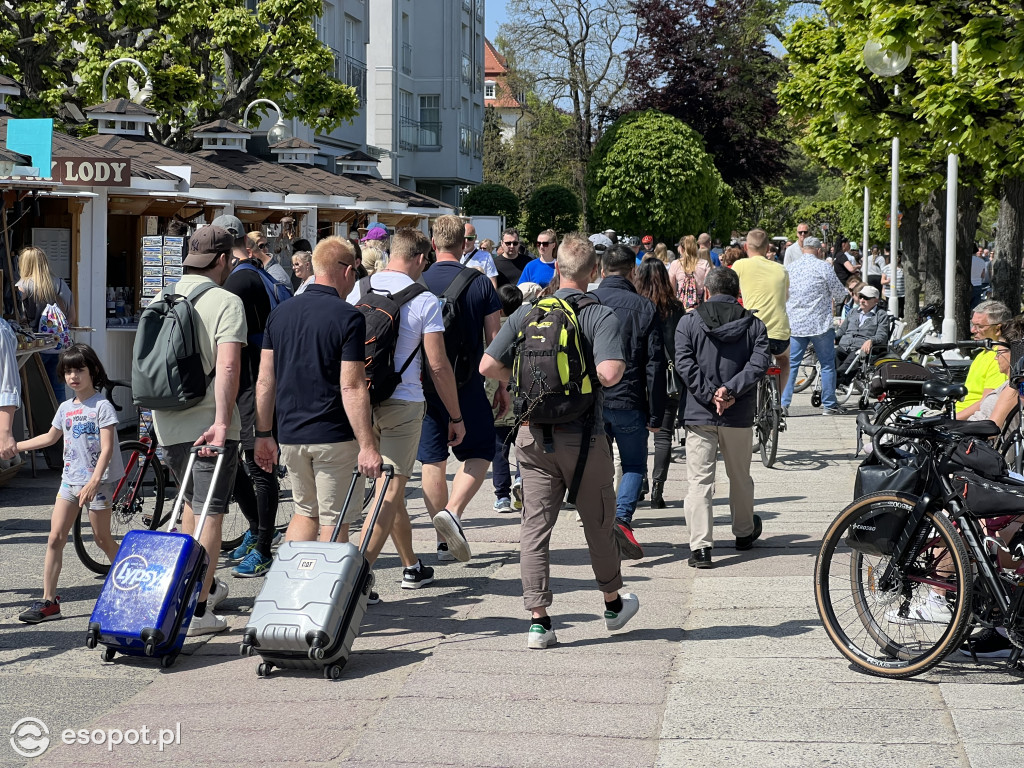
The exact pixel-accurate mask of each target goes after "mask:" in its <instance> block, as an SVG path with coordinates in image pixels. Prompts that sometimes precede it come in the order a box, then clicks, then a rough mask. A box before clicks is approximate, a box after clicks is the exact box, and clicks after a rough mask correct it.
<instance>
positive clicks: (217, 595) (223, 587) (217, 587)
mask: <svg viewBox="0 0 1024 768" xmlns="http://www.w3.org/2000/svg"><path fill="white" fill-rule="evenodd" d="M228 592H229V589H228V585H227V582H224V581H221V580H220V579H214V580H213V589H211V590H210V596H209V597H208V598H206V610H207V611H212V610H214V609H216V607H217V606H218V605H220V604H221V603H223V602H224V601H225V600H227V599H228Z"/></svg>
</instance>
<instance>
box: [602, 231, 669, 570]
mask: <svg viewBox="0 0 1024 768" xmlns="http://www.w3.org/2000/svg"><path fill="white" fill-rule="evenodd" d="M635 270H636V257H635V256H634V254H633V251H632V250H631V249H629V248H627V247H626V246H623V245H613V246H612V247H610V248H608V249H606V251H605V253H604V256H603V257H602V259H601V274H602V276H603V277H602V280H601V285H600V286H599V287H598V288H597V290H595V291H594V295H595V296H597V297H598V299H599V300H600V301H601V303H602V304H603V305H604V306H606V307H610V308H611V309H612V310H614V312H615V314H616V316H617V317H618V318H619V324H620V325H621V327H622V347H623V352H624V353H625V360H626V372H625V373H624V374H623V376H622V380H621V381H620V382H619V383H618V384H616V385H615V386H614V387H609V388H608V389H606V390H605V392H604V427H605V432H607V434H608V437H609V438H610V439H614V440H615V443H616V444H617V445H618V448H619V459H620V461H621V462H622V480H621V482H620V483H619V491H618V497H617V499H616V503H615V529H614V530H615V535H616V537H617V538H618V541H619V546H620V547H621V549H622V554H623V557H626V558H631V559H637V558H640V557H643V549H641V548H640V545H639V544H638V543H637V540H636V538H635V537H634V536H633V525H632V522H633V513H634V512H635V511H636V503H637V499H638V498H639V497H640V488H641V487H642V485H643V481H644V478H645V477H646V475H647V433H648V432H657V431H658V428H659V427H660V426H661V420H662V416H663V415H664V410H665V371H666V370H667V368H668V363H667V361H666V360H665V353H664V347H663V346H662V343H661V323H660V322H659V321H658V313H657V310H656V309H655V307H654V303H653V302H652V301H651V300H650V299H646V298H644V297H643V296H640V295H638V294H637V292H636V289H635V288H634V287H633V283H632V279H633V273H634V271H635Z"/></svg>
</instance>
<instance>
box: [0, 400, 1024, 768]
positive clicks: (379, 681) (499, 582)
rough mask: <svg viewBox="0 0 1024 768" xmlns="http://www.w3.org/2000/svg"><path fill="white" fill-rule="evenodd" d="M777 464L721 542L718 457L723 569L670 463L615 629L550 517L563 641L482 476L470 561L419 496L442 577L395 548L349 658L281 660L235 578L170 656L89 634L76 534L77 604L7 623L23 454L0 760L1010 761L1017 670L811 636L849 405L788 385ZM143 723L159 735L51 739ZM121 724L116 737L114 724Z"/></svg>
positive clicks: (23, 598) (34, 502)
mask: <svg viewBox="0 0 1024 768" xmlns="http://www.w3.org/2000/svg"><path fill="white" fill-rule="evenodd" d="M791 412H792V414H793V415H792V416H791V417H790V419H789V428H788V431H787V432H785V433H784V434H783V435H782V438H781V447H780V451H779V461H778V463H777V465H776V467H775V468H774V469H772V470H766V469H764V468H763V467H762V466H761V464H760V463H759V462H758V461H757V456H756V455H755V456H754V464H753V473H754V478H755V484H756V487H755V494H756V498H757V507H758V512H759V514H760V515H761V516H762V518H763V519H764V536H763V538H762V540H761V541H759V542H758V544H757V545H756V546H755V548H754V549H753V550H752V551H750V552H742V553H741V552H737V551H736V550H735V549H734V548H733V545H732V535H731V533H730V530H729V523H728V517H729V515H728V506H727V505H726V503H725V501H724V500H725V498H726V497H727V493H728V482H727V480H726V478H725V473H724V470H723V468H722V467H721V465H719V474H720V480H719V483H718V489H717V490H718V493H717V500H718V503H717V504H716V507H715V510H716V539H717V540H718V542H719V546H718V547H717V548H716V549H715V567H714V568H713V569H711V570H706V571H699V572H697V571H694V570H692V569H690V568H688V567H687V565H686V558H687V556H688V555H689V549H688V547H687V544H686V542H687V530H686V526H685V524H684V521H683V510H682V502H681V499H682V498H683V496H684V494H685V488H686V482H685V466H684V464H683V463H682V456H681V452H679V458H680V462H679V463H676V464H674V465H673V467H672V470H671V473H670V481H669V483H668V486H667V489H666V497H667V499H669V501H670V508H669V509H666V510H651V509H648V508H647V505H646V504H642V505H641V509H640V510H639V511H638V514H637V519H636V523H637V530H636V533H637V537H638V538H639V539H640V541H641V542H642V543H643V544H644V547H645V549H646V554H647V556H646V557H645V558H644V559H643V560H641V561H637V562H631V563H626V564H624V575H625V579H626V589H627V590H628V591H632V592H635V593H636V594H637V595H639V597H640V601H641V610H640V613H639V614H638V615H637V617H636V618H635V619H634V620H633V621H632V622H631V623H630V624H629V625H628V626H627V627H626V628H625V629H624V630H622V631H621V632H617V633H614V634H609V633H608V632H607V631H606V630H605V628H604V622H603V621H602V618H601V612H602V610H603V606H602V603H601V597H600V594H599V593H598V592H597V590H596V587H595V585H594V583H593V574H592V572H591V570H590V567H589V563H588V560H587V550H586V545H585V542H584V539H583V533H582V529H581V528H580V527H579V526H578V525H577V524H576V522H575V519H574V515H573V514H572V513H571V512H566V513H564V514H563V515H562V516H561V519H560V520H559V523H558V525H557V526H556V528H555V531H554V534H553V536H552V549H553V553H552V579H553V589H554V591H555V595H556V600H555V604H554V606H553V608H552V615H553V617H554V621H555V627H556V629H557V633H558V638H559V641H560V642H559V645H558V646H557V647H554V648H551V649H548V650H547V651H528V650H527V649H526V630H527V621H526V618H527V614H526V613H525V612H524V611H523V604H522V599H521V592H520V583H519V564H518V551H517V550H518V545H517V542H518V533H519V528H518V516H517V515H514V514H513V515H501V514H498V513H496V512H494V511H492V510H491V504H492V502H493V495H492V493H491V491H490V484H489V481H488V482H487V483H485V486H484V489H483V490H482V491H481V493H480V495H479V496H478V498H477V499H476V500H475V501H474V503H473V504H472V505H471V507H470V511H469V513H468V514H467V521H466V530H467V535H468V536H469V538H470V540H471V542H472V545H473V550H474V557H473V559H472V560H471V561H470V562H469V563H467V564H459V563H447V564H446V563H442V564H437V563H434V562H433V561H434V556H433V549H434V537H433V529H432V528H431V527H430V524H429V520H428V517H427V515H426V512H425V511H424V509H423V504H422V501H421V499H420V498H419V494H418V491H416V490H414V491H412V492H411V494H410V499H409V503H410V509H411V511H412V513H413V515H414V529H415V536H416V543H417V549H418V551H420V552H421V553H423V559H424V562H425V563H426V564H428V565H434V566H435V567H436V569H437V581H436V582H435V584H434V585H431V586H428V587H425V588H423V589H422V590H419V591H403V590H401V589H400V588H399V581H400V578H401V570H400V567H399V563H398V560H397V558H396V556H395V554H394V552H393V550H391V551H385V553H384V555H383V556H382V558H381V560H380V561H379V563H378V569H377V573H378V580H377V583H378V590H379V591H380V592H381V595H382V597H383V599H384V602H383V603H382V604H380V605H377V606H371V607H370V608H369V609H368V612H367V615H366V619H365V621H364V626H363V632H362V636H361V637H360V638H359V640H357V643H356V651H355V652H354V653H353V656H352V658H351V659H350V661H349V664H348V666H347V667H346V668H345V671H344V676H343V678H342V679H341V680H340V681H338V682H336V683H330V682H327V681H324V680H323V679H321V678H320V676H319V675H313V674H309V673H297V672H277V671H275V673H274V675H273V676H272V677H270V678H269V679H258V678H257V676H256V666H257V664H258V661H259V660H258V658H242V657H240V656H239V655H238V644H239V640H240V632H241V628H242V627H244V626H245V623H246V617H247V612H248V610H249V608H250V606H251V604H252V599H253V597H254V596H255V594H256V592H257V591H258V589H259V587H260V580H251V579H250V580H238V579H231V578H230V577H228V579H227V580H228V581H229V583H230V586H231V596H230V597H229V599H228V600H227V601H226V603H225V604H224V605H223V606H222V607H221V609H219V612H221V613H223V615H225V616H226V617H227V618H228V621H229V622H230V626H231V631H230V632H229V633H225V634H223V635H220V636H216V637H212V638H209V639H205V640H203V641H201V642H190V643H189V644H188V645H186V649H185V653H184V654H183V655H182V656H181V657H179V659H178V662H177V664H176V665H175V666H174V667H173V668H171V669H169V670H160V669H159V668H158V667H157V666H156V665H155V664H154V663H153V662H151V661H143V660H138V659H125V658H122V657H119V658H118V659H117V660H116V661H115V662H114V663H112V664H104V663H102V662H101V661H100V659H99V653H98V652H97V651H89V650H87V649H85V647H84V642H83V641H84V635H85V629H86V623H87V621H88V616H89V613H90V612H91V609H92V603H93V601H94V600H95V597H96V595H97V593H98V591H99V586H100V581H99V580H98V579H97V578H96V577H94V576H93V575H91V574H89V573H88V572H86V571H85V570H84V568H83V567H82V566H81V564H80V563H79V562H78V559H77V557H76V556H75V554H74V551H73V549H72V548H71V547H70V546H69V547H68V549H67V551H66V553H65V569H64V574H63V575H62V578H61V590H60V591H61V594H62V595H63V597H64V599H65V603H64V611H65V614H66V615H65V618H64V619H63V620H62V621H59V622H52V623H47V624H42V625H39V626H36V627H27V626H25V625H22V624H20V623H18V622H17V614H18V613H19V612H20V611H21V610H22V609H23V607H24V605H25V603H26V602H27V601H28V600H30V599H32V598H34V597H36V596H37V595H38V593H39V587H40V574H41V570H42V560H43V550H44V545H45V541H46V536H47V532H48V527H49V523H48V519H49V513H50V507H49V505H50V504H51V503H52V502H51V500H52V497H53V495H54V491H55V489H56V486H57V479H56V474H55V473H51V472H42V473H40V476H39V477H38V478H37V479H35V480H33V479H32V478H31V477H30V476H29V473H28V472H27V471H24V472H22V474H21V476H19V477H18V478H17V479H16V480H15V482H14V483H13V484H12V485H11V486H9V487H7V488H3V489H0V510H2V514H0V732H2V733H3V739H4V743H0V765H40V766H122V765H124V766H129V765H130V766H136V765H139V764H142V763H143V761H145V763H147V764H148V763H152V764H157V765H163V764H170V763H174V764H177V765H182V766H225V767H228V766H246V767H247V768H248V767H250V766H259V765H276V766H323V765H345V766H351V767H352V768H362V767H366V768H369V766H389V768H403V766H466V767H469V766H523V768H536V767H537V766H548V765H550V766H566V768H570V767H572V766H581V768H582V767H583V766H587V767H588V768H589V767H590V766H605V765H608V766H621V767H622V768H631V767H633V766H636V767H638V768H639V767H641V766H645V767H646V766H658V767H659V768H675V767H676V766H679V767H682V766H701V768H706V766H709V765H723V764H732V765H737V766H750V767H751V768H757V767H759V766H766V767H767V766H822V765H841V766H869V765H870V766H875V765H879V764H881V765H887V764H889V765H901V766H922V767H923V766H1004V765H1005V766H1009V765H1018V764H1019V763H1020V756H1021V754H1024V752H1022V747H1024V743H1022V742H1024V686H1022V684H1021V683H1022V679H1024V677H1022V675H1020V674H1017V673H1008V672H1006V671H1005V670H1003V669H1002V668H1001V667H998V666H996V665H994V664H987V665H981V666H976V665H974V664H973V663H964V662H960V661H957V660H951V661H949V662H947V663H944V664H942V665H941V666H940V667H938V668H936V669H935V670H933V671H932V672H930V673H929V674H926V675H923V676H921V677H920V678H918V679H916V680H912V681H901V682H892V681H886V680H881V679H878V678H873V677H869V676H867V675H864V674H861V673H858V672H856V671H854V670H853V669H852V668H851V667H850V665H849V664H848V663H846V662H845V661H844V660H842V659H841V657H840V656H839V654H838V652H837V651H836V650H835V649H834V648H833V647H832V645H831V644H830V643H829V641H828V639H827V638H826V636H825V633H824V631H823V630H822V628H821V625H820V622H819V621H818V618H817V614H816V611H815V608H814V603H813V593H812V570H813V563H814V556H815V553H816V549H817V545H818V542H819V540H820V536H821V534H822V533H823V532H824V530H825V528H826V526H827V524H828V523H829V522H830V520H831V519H832V518H833V517H834V516H835V514H836V513H837V512H838V511H839V510H840V509H841V508H842V507H843V506H845V504H847V503H848V502H849V501H850V499H851V495H852V487H853V478H854V474H855V465H856V464H855V462H854V461H853V460H852V456H851V454H852V450H853V420H852V419H851V418H848V417H822V416H820V415H818V414H817V413H816V412H815V411H814V410H813V409H811V407H810V406H809V405H808V398H807V397H806V396H798V399H797V401H796V405H795V406H794V407H793V408H792V409H791ZM25 717H35V718H38V719H39V720H41V721H43V722H44V723H45V724H46V726H47V727H48V729H49V735H50V738H51V746H50V747H49V749H48V750H47V751H46V752H45V754H43V756H42V757H40V758H37V759H34V760H25V759H24V758H21V757H19V756H18V755H17V754H16V753H15V752H14V751H13V749H12V748H11V745H10V744H9V743H6V738H7V734H8V733H9V731H10V727H11V726H12V725H13V724H14V723H16V722H17V721H19V720H20V719H21V718H25ZM143 726H147V727H148V728H149V729H150V731H149V733H148V738H149V739H151V740H156V739H157V738H158V735H159V731H160V729H169V730H168V732H167V733H165V734H164V736H165V738H172V739H173V738H175V737H177V735H178V734H179V733H180V742H179V743H174V744H169V745H167V746H165V747H164V748H163V750H162V751H160V750H159V749H158V747H157V745H155V744H150V745H148V746H147V745H143V744H136V745H129V744H118V745H114V746H110V745H109V744H107V743H103V744H86V745H83V744H79V743H74V744H64V743H61V736H62V732H63V731H64V730H65V729H74V730H75V736H76V737H77V735H78V732H79V731H80V730H84V731H85V732H86V735H87V736H89V737H91V736H96V737H97V738H98V734H99V733H100V731H101V730H102V731H103V732H104V733H103V734H102V735H103V736H104V738H106V735H105V732H106V730H107V729H116V730H120V731H121V732H127V731H128V730H129V729H135V730H139V729H141V728H142V727H143ZM115 738H116V737H115Z"/></svg>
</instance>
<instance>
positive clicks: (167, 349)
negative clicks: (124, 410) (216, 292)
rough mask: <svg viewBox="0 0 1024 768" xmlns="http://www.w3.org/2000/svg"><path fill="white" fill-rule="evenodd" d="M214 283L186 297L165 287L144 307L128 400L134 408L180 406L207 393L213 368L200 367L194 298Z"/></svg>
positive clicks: (180, 407) (170, 407)
mask: <svg viewBox="0 0 1024 768" xmlns="http://www.w3.org/2000/svg"><path fill="white" fill-rule="evenodd" d="M214 287H216V286H215V284H213V283H206V284H204V285H200V286H199V287H198V288H196V289H195V290H193V291H192V292H191V293H190V294H188V296H181V295H179V294H176V293H171V292H170V291H168V292H166V293H165V294H164V295H163V296H162V297H161V298H159V299H157V300H156V301H154V302H153V303H152V304H150V305H149V306H148V307H146V308H145V309H144V310H143V311H142V316H141V317H140V318H139V330H138V333H137V334H136V336H135V348H134V352H133V355H132V357H133V360H134V361H135V362H134V364H133V365H132V402H133V403H134V404H135V405H137V406H138V407H140V408H149V409H155V410H160V411H183V410H185V409H186V408H191V407H192V406H193V405H196V404H197V403H199V402H200V401H201V400H202V399H203V398H204V397H206V388H207V387H208V386H209V385H210V382H211V381H213V373H212V372H211V373H209V374H208V373H207V372H206V371H205V370H204V369H203V359H202V356H201V355H200V352H199V334H198V333H197V331H196V326H197V324H198V322H199V318H198V316H197V315H196V311H195V308H194V307H193V306H192V303H193V302H194V301H195V300H196V299H198V298H199V297H200V296H202V295H203V294H204V293H206V291H208V290H209V289H211V288H214Z"/></svg>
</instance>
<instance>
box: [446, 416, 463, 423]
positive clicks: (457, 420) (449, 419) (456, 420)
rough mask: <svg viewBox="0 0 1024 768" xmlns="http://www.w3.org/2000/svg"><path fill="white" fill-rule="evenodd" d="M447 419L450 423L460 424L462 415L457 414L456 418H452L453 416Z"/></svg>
mask: <svg viewBox="0 0 1024 768" xmlns="http://www.w3.org/2000/svg"><path fill="white" fill-rule="evenodd" d="M448 421H450V422H451V423H452V424H461V423H462V417H461V416H459V418H457V419H453V418H451V417H449V418H448Z"/></svg>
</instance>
